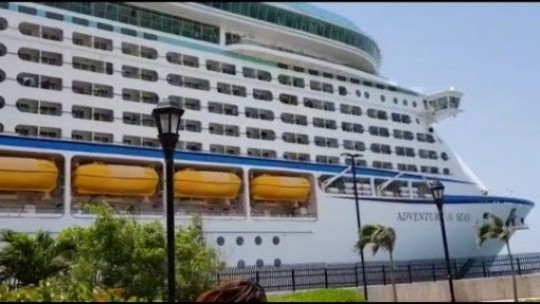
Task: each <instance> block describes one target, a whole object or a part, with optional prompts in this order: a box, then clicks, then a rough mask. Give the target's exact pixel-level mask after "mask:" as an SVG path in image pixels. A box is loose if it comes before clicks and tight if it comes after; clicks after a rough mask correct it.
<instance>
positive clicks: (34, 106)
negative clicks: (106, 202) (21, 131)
mask: <svg viewBox="0 0 540 304" xmlns="http://www.w3.org/2000/svg"><path fill="white" fill-rule="evenodd" d="M16 106H17V108H18V109H19V110H20V111H22V112H28V113H40V114H46V115H57V116H59V115H61V114H62V105H61V104H60V103H55V102H48V101H38V100H31V99H20V100H18V101H17V103H16ZM218 108H219V107H218ZM233 111H234V110H233ZM71 114H72V116H73V117H74V118H78V119H88V120H95V121H104V122H112V121H114V119H115V117H114V115H113V111H112V110H110V109H103V108H93V107H88V106H80V105H74V106H72V111H71ZM284 114H287V113H284ZM289 115H292V114H289ZM316 119H317V118H314V124H315V122H316V121H317V120H316ZM122 121H123V122H124V123H125V124H130V125H143V126H149V127H155V122H154V120H153V118H152V117H151V116H150V115H147V114H142V113H134V112H123V115H122ZM359 126H360V127H361V125H359ZM181 128H182V130H186V131H191V132H201V131H202V124H201V123H200V122H198V121H194V120H187V119H184V120H182V123H181ZM372 128H376V127H373V126H370V133H371V130H372ZM208 130H209V133H210V134H215V135H226V136H234V137H239V136H240V130H239V127H238V126H234V125H224V124H217V123H210V124H209V127H208ZM245 134H246V137H247V138H251V139H263V140H275V139H276V136H275V132H274V131H272V130H268V129H257V128H249V127H248V128H246V133H245ZM282 138H283V140H284V141H285V142H288V143H299V144H309V139H308V136H307V135H305V134H294V133H284V134H283V137H282ZM314 143H315V145H317V146H321V147H329V148H338V147H339V144H338V140H337V139H335V138H325V137H320V136H315V137H314ZM343 147H344V148H346V149H351V150H358V151H364V150H365V145H364V144H363V143H362V142H352V141H348V140H344V142H343ZM371 150H372V151H373V152H374V153H384V154H391V151H390V146H388V145H379V144H372V145H371ZM395 154H396V155H400V156H409V157H415V153H414V149H412V148H407V147H400V146H396V148H395ZM419 156H420V158H429V159H437V152H436V151H432V150H423V149H420V150H419ZM441 158H442V159H444V160H447V159H448V157H447V155H446V153H444V152H443V153H442V154H441Z"/></svg>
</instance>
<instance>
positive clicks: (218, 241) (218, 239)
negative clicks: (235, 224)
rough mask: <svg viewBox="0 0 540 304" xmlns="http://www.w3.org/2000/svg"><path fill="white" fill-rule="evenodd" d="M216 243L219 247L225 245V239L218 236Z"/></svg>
mask: <svg viewBox="0 0 540 304" xmlns="http://www.w3.org/2000/svg"><path fill="white" fill-rule="evenodd" d="M216 243H217V244H218V245H219V246H223V244H225V239H224V238H223V237H222V236H220V237H218V238H217V241H216Z"/></svg>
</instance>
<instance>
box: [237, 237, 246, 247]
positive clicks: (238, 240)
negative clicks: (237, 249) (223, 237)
mask: <svg viewBox="0 0 540 304" xmlns="http://www.w3.org/2000/svg"><path fill="white" fill-rule="evenodd" d="M236 244H237V245H238V246H242V244H244V238H243V237H241V236H239V237H237V238H236Z"/></svg>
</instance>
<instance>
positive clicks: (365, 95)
mask: <svg viewBox="0 0 540 304" xmlns="http://www.w3.org/2000/svg"><path fill="white" fill-rule="evenodd" d="M364 97H365V98H366V99H369V92H367V91H366V92H364Z"/></svg>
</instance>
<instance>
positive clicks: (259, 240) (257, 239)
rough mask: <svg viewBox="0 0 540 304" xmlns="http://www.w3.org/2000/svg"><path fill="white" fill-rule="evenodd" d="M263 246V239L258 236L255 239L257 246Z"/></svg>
mask: <svg viewBox="0 0 540 304" xmlns="http://www.w3.org/2000/svg"><path fill="white" fill-rule="evenodd" d="M260 244H262V238H261V237H260V236H256V237H255V245H260Z"/></svg>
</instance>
